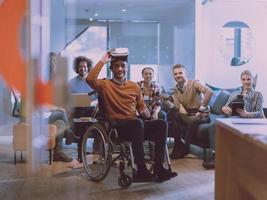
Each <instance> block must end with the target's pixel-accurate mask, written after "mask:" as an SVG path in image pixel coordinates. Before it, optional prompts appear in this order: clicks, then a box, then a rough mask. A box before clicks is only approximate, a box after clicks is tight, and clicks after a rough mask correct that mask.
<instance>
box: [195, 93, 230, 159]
mask: <svg viewBox="0 0 267 200" xmlns="http://www.w3.org/2000/svg"><path fill="white" fill-rule="evenodd" d="M230 95H231V93H230V92H228V91H226V90H217V91H214V94H213V96H212V97H211V100H210V102H209V106H210V111H211V112H210V123H204V124H200V125H199V127H198V129H197V133H196V135H195V137H194V138H193V142H192V144H194V145H196V146H199V147H202V148H203V159H204V161H205V160H206V150H207V149H208V148H210V143H209V130H208V129H209V127H210V126H212V125H213V124H214V123H215V121H216V119H217V118H224V117H225V115H224V114H223V113H222V107H223V106H224V105H225V104H226V103H227V101H228V99H229V97H230Z"/></svg>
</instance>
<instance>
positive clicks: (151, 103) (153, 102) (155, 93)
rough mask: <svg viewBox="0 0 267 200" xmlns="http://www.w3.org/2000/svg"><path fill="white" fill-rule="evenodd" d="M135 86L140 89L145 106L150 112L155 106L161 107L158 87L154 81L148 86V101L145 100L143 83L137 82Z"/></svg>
mask: <svg viewBox="0 0 267 200" xmlns="http://www.w3.org/2000/svg"><path fill="white" fill-rule="evenodd" d="M137 84H138V85H139V86H140V88H141V92H142V94H143V97H144V99H145V104H146V105H147V107H148V109H149V110H151V111H152V110H153V109H154V108H155V107H156V106H161V96H160V93H161V91H160V87H159V86H158V85H157V84H156V83H155V82H154V81H153V82H152V83H151V84H150V93H149V96H148V99H147V98H145V88H144V87H145V82H144V81H139V82H137Z"/></svg>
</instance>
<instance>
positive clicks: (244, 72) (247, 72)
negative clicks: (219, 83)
mask: <svg viewBox="0 0 267 200" xmlns="http://www.w3.org/2000/svg"><path fill="white" fill-rule="evenodd" d="M243 75H247V76H250V77H251V78H252V79H253V76H252V73H251V71H249V70H244V71H243V72H242V73H241V74H240V79H242V76H243Z"/></svg>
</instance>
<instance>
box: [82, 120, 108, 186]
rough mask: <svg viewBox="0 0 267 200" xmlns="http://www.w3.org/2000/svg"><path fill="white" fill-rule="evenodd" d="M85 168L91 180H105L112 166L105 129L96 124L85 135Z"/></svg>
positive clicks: (83, 143)
mask: <svg viewBox="0 0 267 200" xmlns="http://www.w3.org/2000/svg"><path fill="white" fill-rule="evenodd" d="M82 160H83V166H84V169H85V172H86V174H87V175H88V177H89V179H90V180H92V181H101V180H103V179H104V178H105V177H106V176H107V173H108V171H109V168H110V166H111V151H110V145H109V142H108V139H107V132H106V130H105V128H104V127H103V126H102V125H101V124H99V123H95V124H93V125H91V126H90V127H89V128H88V129H87V131H86V133H85V134H84V138H83V142H82Z"/></svg>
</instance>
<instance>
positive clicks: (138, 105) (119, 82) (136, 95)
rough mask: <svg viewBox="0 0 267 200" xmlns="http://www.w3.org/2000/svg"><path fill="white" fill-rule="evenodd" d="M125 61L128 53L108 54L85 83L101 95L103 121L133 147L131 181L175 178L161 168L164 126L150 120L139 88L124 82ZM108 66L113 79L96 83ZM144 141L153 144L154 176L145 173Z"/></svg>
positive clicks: (172, 174)
mask: <svg viewBox="0 0 267 200" xmlns="http://www.w3.org/2000/svg"><path fill="white" fill-rule="evenodd" d="M127 58H128V52H127V53H126V55H112V54H111V52H110V51H108V52H107V53H105V55H104V56H103V57H102V59H101V60H100V61H99V62H98V63H97V64H96V66H95V67H94V68H93V69H92V70H91V72H90V73H89V74H88V76H87V78H86V81H87V83H88V84H89V85H90V86H91V87H92V88H93V89H94V90H96V91H97V92H98V94H99V95H100V97H101V100H102V104H103V106H104V110H105V115H106V117H107V118H108V119H110V120H113V121H115V122H116V125H115V126H116V127H115V128H116V130H117V132H118V137H119V139H120V140H125V141H130V142H131V143H132V148H133V154H134V158H135V162H136V166H137V173H136V175H135V176H134V177H133V181H134V182H149V181H158V182H163V181H166V180H169V179H171V178H173V177H175V176H177V173H176V172H172V171H171V170H167V169H165V168H164V167H163V161H164V157H165V147H166V138H167V123H166V121H164V120H160V119H158V120H150V113H149V111H148V109H147V107H146V105H145V103H144V99H143V96H142V93H141V89H140V87H139V86H138V85H137V84H136V83H135V82H133V81H129V80H126V78H125V77H126V74H127V70H128V61H127ZM108 62H110V70H111V71H112V73H113V78H112V79H98V78H97V77H98V75H99V73H100V71H101V69H102V67H103V66H104V65H105V64H106V63H108ZM137 113H139V115H140V117H141V118H142V119H141V118H140V117H138V116H137ZM143 119H144V120H143ZM144 140H152V141H154V142H155V155H156V156H155V160H154V162H155V167H154V174H151V173H150V172H149V171H148V169H147V167H146V164H145V160H144V148H143V141H144Z"/></svg>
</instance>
